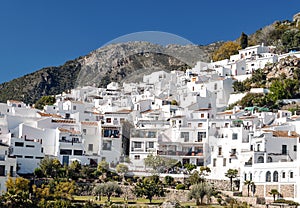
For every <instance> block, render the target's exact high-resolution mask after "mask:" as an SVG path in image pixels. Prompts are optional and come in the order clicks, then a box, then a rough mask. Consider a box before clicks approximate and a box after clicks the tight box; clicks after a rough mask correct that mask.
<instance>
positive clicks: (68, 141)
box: [59, 139, 82, 144]
mask: <svg viewBox="0 0 300 208" xmlns="http://www.w3.org/2000/svg"><path fill="white" fill-rule="evenodd" d="M59 142H64V143H72V144H73V143H82V142H81V141H80V140H79V139H72V140H68V139H60V140H59Z"/></svg>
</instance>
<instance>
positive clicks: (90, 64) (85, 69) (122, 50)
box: [0, 42, 221, 103]
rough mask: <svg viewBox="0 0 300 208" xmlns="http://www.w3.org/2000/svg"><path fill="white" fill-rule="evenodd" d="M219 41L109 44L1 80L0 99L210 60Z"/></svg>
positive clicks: (28, 99)
mask: <svg viewBox="0 0 300 208" xmlns="http://www.w3.org/2000/svg"><path fill="white" fill-rule="evenodd" d="M220 45H221V43H220V42H218V43H213V44H210V45H207V46H197V45H186V46H181V45H167V46H162V45H157V44H152V43H149V42H127V43H118V44H111V45H107V46H104V47H101V48H99V49H97V50H94V51H92V52H91V53H89V54H88V55H85V56H80V57H78V58H76V59H74V60H70V61H67V62H66V63H65V64H63V65H61V66H57V67H55V66H54V67H45V68H43V69H40V70H38V71H36V72H33V73H31V74H27V75H25V76H23V77H20V78H17V79H14V80H12V81H9V82H5V83H2V84H0V102H6V100H8V99H14V100H20V101H23V102H25V103H34V102H36V101H37V100H38V99H39V98H40V97H42V96H44V95H55V94H60V93H62V92H64V91H66V90H69V89H72V88H75V87H77V86H84V85H95V86H99V87H105V86H106V85H107V84H108V83H110V82H111V81H116V82H119V83H122V82H133V81H140V80H141V79H142V77H143V75H144V74H149V73H152V72H154V71H158V70H165V71H171V70H184V69H186V68H187V67H192V66H194V65H195V63H196V62H197V61H210V59H211V54H212V53H213V52H214V51H215V50H216V49H217V48H218V47H219V46H220Z"/></svg>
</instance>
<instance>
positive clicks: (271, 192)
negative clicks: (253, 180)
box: [269, 189, 280, 202]
mask: <svg viewBox="0 0 300 208" xmlns="http://www.w3.org/2000/svg"><path fill="white" fill-rule="evenodd" d="M269 194H271V195H272V196H273V199H274V202H275V199H276V195H279V194H280V193H279V192H278V191H277V189H271V191H270V192H269Z"/></svg>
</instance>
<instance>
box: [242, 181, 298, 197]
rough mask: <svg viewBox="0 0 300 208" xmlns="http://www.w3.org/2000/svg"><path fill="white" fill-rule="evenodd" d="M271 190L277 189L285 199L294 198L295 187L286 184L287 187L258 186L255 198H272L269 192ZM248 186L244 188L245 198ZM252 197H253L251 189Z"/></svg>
mask: <svg viewBox="0 0 300 208" xmlns="http://www.w3.org/2000/svg"><path fill="white" fill-rule="evenodd" d="M271 189H276V190H277V191H279V193H281V194H282V196H283V198H294V192H295V185H294V184H285V185H280V184H278V185H266V184H264V185H256V189H255V193H254V196H259V197H272V196H271V195H270V194H269V192H270V191H271ZM247 192H248V191H247V185H244V186H243V187H242V194H243V196H247ZM249 195H250V196H252V192H251V188H250V194H249Z"/></svg>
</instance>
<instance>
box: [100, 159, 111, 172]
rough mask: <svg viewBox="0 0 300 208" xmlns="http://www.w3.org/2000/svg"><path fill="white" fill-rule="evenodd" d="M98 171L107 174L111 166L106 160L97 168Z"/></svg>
mask: <svg viewBox="0 0 300 208" xmlns="http://www.w3.org/2000/svg"><path fill="white" fill-rule="evenodd" d="M97 170H98V171H100V172H102V173H106V172H108V170H109V164H108V162H106V161H105V160H102V161H101V162H100V163H99V164H98V167H97Z"/></svg>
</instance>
